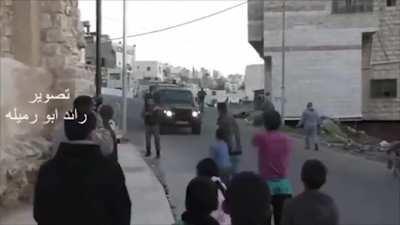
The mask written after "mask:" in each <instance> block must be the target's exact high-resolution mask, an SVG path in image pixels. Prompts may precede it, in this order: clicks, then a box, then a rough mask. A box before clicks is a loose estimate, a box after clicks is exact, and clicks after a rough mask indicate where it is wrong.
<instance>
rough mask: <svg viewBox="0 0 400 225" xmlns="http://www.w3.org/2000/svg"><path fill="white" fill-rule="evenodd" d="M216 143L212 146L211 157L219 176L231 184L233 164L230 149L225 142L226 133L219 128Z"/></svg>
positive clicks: (216, 133)
mask: <svg viewBox="0 0 400 225" xmlns="http://www.w3.org/2000/svg"><path fill="white" fill-rule="evenodd" d="M215 136H216V142H215V143H214V144H212V145H211V146H210V157H211V158H212V159H213V160H214V161H215V163H216V164H217V166H218V170H219V175H220V177H221V179H222V181H223V182H224V183H226V184H227V183H228V182H229V178H230V176H231V171H232V164H231V160H230V157H229V148H228V145H227V143H226V142H225V141H224V140H225V136H226V134H225V132H224V130H223V129H221V128H218V129H217V131H216V132H215Z"/></svg>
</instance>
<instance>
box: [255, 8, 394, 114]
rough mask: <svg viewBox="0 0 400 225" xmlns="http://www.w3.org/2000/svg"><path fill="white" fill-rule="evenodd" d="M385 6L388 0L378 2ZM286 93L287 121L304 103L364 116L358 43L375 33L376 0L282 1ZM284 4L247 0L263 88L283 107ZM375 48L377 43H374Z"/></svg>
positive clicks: (336, 112) (325, 111)
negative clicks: (283, 39) (260, 63)
mask: <svg viewBox="0 0 400 225" xmlns="http://www.w3.org/2000/svg"><path fill="white" fill-rule="evenodd" d="M377 1H380V2H386V0H377ZM285 2H286V6H285V11H286V23H285V24H286V29H285V32H286V34H285V38H286V40H285V45H286V47H285V52H286V54H285V56H286V57H285V61H286V63H285V65H286V67H285V77H286V82H285V91H286V95H285V96H286V104H285V105H286V109H285V116H286V118H287V119H290V118H293V119H297V118H298V117H299V116H300V115H301V112H302V110H303V109H304V108H305V105H306V103H307V102H314V103H315V105H316V106H317V108H318V109H319V111H320V112H321V114H323V115H326V116H330V117H336V118H346V119H361V118H362V117H363V111H364V110H363V108H364V107H363V100H362V99H363V95H362V90H363V88H362V87H363V85H362V80H361V79H362V69H361V68H362V65H361V61H362V52H363V51H362V45H363V43H362V42H363V37H364V35H363V34H365V33H373V32H376V31H377V30H378V29H379V19H378V17H379V16H380V13H379V12H378V11H377V6H375V5H376V3H375V1H374V0H319V1H314V0H286V1H285ZM282 9H283V0H251V1H249V6H248V28H249V29H248V31H249V34H248V35H249V43H250V44H251V45H252V46H253V48H254V49H255V50H256V51H257V52H258V53H259V55H260V57H262V58H263V59H264V62H265V63H264V73H265V75H266V82H265V83H266V84H265V86H266V89H267V91H268V92H271V93H272V97H273V103H274V104H275V105H276V108H277V109H280V107H279V106H280V105H281V98H280V97H281V86H282V82H281V74H282V70H281V65H282V54H281V52H282V37H283V36H282V33H283V32H282V27H283V26H282V25H283V22H282V21H283V16H282V15H283V13H282ZM375 45H376V44H375Z"/></svg>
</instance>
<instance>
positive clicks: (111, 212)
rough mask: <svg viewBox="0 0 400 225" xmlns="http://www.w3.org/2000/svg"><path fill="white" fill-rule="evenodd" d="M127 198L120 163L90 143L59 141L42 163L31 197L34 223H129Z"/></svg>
mask: <svg viewBox="0 0 400 225" xmlns="http://www.w3.org/2000/svg"><path fill="white" fill-rule="evenodd" d="M130 215H131V201H130V199H129V195H128V192H127V189H126V186H125V177H124V174H123V172H122V169H121V167H120V165H119V164H118V163H117V162H115V161H114V160H111V159H108V158H106V157H104V156H103V155H102V154H101V152H100V149H99V146H98V145H96V144H91V143H61V145H60V147H59V150H58V151H57V154H56V156H55V157H54V158H53V159H51V160H50V161H48V162H46V163H44V164H43V165H42V166H41V168H40V170H39V175H38V180H37V184H36V188H35V196H34V218H35V220H36V222H37V223H38V225H71V224H74V225H129V224H130Z"/></svg>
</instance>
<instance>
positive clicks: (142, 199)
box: [0, 143, 174, 225]
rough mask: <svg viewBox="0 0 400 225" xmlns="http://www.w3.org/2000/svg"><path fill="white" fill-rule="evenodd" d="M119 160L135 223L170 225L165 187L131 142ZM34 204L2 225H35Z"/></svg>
mask: <svg viewBox="0 0 400 225" xmlns="http://www.w3.org/2000/svg"><path fill="white" fill-rule="evenodd" d="M118 149H119V161H120V164H121V167H122V169H123V171H124V173H125V178H126V186H127V188H128V191H129V195H130V198H131V201H132V217H131V224H132V225H170V224H173V223H174V218H173V216H172V212H171V209H170V206H169V203H168V200H167V198H166V196H165V193H164V189H163V187H162V185H161V184H160V182H159V181H158V179H157V178H156V177H155V175H154V173H153V172H152V170H151V168H149V167H148V166H147V164H146V163H145V161H144V160H143V159H142V157H141V156H140V153H139V151H137V150H136V149H135V147H134V146H133V145H132V144H130V143H123V144H120V145H119V146H118ZM32 212H33V210H32V206H31V205H24V206H21V207H19V208H18V209H17V210H15V211H13V212H10V213H9V214H8V215H7V216H6V217H5V218H0V225H35V224H36V223H35V221H34V219H33V216H32Z"/></svg>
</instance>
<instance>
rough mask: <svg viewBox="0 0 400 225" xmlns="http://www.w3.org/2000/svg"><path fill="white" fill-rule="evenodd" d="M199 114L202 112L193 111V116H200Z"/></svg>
mask: <svg viewBox="0 0 400 225" xmlns="http://www.w3.org/2000/svg"><path fill="white" fill-rule="evenodd" d="M199 115H200V112H198V111H193V112H192V116H193V117H194V118H197V117H199Z"/></svg>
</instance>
